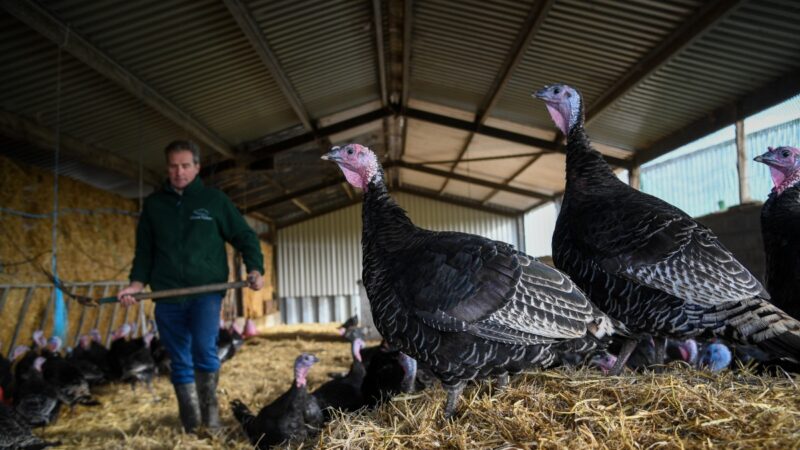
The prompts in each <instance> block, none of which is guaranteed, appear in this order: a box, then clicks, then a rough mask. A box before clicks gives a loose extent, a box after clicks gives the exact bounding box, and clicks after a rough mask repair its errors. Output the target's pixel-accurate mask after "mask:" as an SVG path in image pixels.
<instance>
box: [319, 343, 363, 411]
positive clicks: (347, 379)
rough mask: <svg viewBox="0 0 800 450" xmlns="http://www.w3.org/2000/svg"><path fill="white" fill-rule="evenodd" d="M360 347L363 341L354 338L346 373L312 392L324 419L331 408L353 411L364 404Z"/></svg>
mask: <svg viewBox="0 0 800 450" xmlns="http://www.w3.org/2000/svg"><path fill="white" fill-rule="evenodd" d="M362 347H364V341H362V340H361V338H356V339H355V340H354V341H353V343H352V344H351V346H350V349H351V355H352V356H353V363H352V364H351V365H350V371H349V372H348V373H347V375H345V376H344V377H342V378H337V379H333V380H330V381H328V382H326V383H325V384H323V385H322V386H320V387H319V388H317V390H316V391H314V393H313V394H312V395H313V396H314V398H316V399H317V403H319V407H320V408H321V409H322V411H323V413H324V414H325V418H326V419H327V418H329V417H330V415H331V414H332V409H336V408H338V409H341V410H343V411H355V410H357V409H359V408H361V407H362V406H364V396H363V395H362V394H361V384H362V383H363V382H364V376H365V375H366V374H367V370H366V368H365V367H364V363H363V362H362V360H361V349H362Z"/></svg>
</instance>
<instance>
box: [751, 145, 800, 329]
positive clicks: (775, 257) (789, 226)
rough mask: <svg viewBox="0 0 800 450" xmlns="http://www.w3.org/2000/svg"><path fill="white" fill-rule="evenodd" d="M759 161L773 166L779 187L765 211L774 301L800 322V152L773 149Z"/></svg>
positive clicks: (763, 227)
mask: <svg viewBox="0 0 800 450" xmlns="http://www.w3.org/2000/svg"><path fill="white" fill-rule="evenodd" d="M755 160H756V161H759V162H762V163H764V164H766V165H768V166H769V171H770V173H771V174H772V180H773V182H774V183H775V187H774V188H773V189H772V192H771V193H770V194H769V198H768V199H767V201H766V202H765V203H764V206H763V207H762V208H761V236H762V237H763V238H764V253H765V254H766V257H767V273H766V284H767V290H768V291H769V294H770V295H771V296H772V298H771V299H770V301H771V302H772V303H773V304H775V306H777V307H778V308H781V309H782V310H784V311H786V313H787V314H789V315H791V316H792V317H794V318H795V319H798V320H800V295H798V292H800V233H798V230H800V149H798V148H794V147H778V148H772V147H770V148H769V150H768V151H767V152H766V153H764V154H763V155H761V156H757V157H756V158H755Z"/></svg>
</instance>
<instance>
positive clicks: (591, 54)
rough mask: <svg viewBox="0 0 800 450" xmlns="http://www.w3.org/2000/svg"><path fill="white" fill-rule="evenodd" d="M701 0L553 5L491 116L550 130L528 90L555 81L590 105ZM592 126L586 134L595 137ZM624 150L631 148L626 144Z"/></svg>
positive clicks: (576, 1) (566, 1) (542, 110)
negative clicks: (573, 88)
mask: <svg viewBox="0 0 800 450" xmlns="http://www.w3.org/2000/svg"><path fill="white" fill-rule="evenodd" d="M702 4H703V2H702V1H664V2H654V1H648V0H645V1H627V2H617V1H611V0H607V1H597V2H592V3H591V4H588V5H587V4H586V2H583V1H581V0H564V1H557V2H555V4H554V5H553V7H552V9H551V10H550V14H548V16H547V18H546V19H545V21H544V24H543V26H542V29H541V30H540V32H539V33H538V34H537V35H536V36H535V37H534V40H533V42H532V43H531V45H530V46H529V47H528V50H527V52H526V53H525V57H524V59H523V60H522V63H521V64H520V67H519V69H518V70H517V71H516V72H515V73H514V76H513V77H512V78H511V81H510V82H509V84H508V87H507V88H506V90H505V91H504V93H503V96H502V98H501V99H500V102H499V103H498V105H497V108H496V110H495V112H494V115H495V116H497V117H501V118H505V119H508V120H512V121H516V122H522V123H529V124H531V125H533V126H538V127H544V128H550V127H552V122H551V120H550V117H549V116H548V115H547V112H546V110H545V108H543V107H542V105H541V104H538V103H536V102H534V101H533V100H532V99H531V92H532V91H534V90H536V89H538V88H540V87H541V86H544V85H546V84H551V83H554V82H564V83H568V84H570V85H572V86H576V87H578V88H579V89H580V90H581V93H582V94H583V99H584V104H586V105H591V104H592V102H593V101H595V99H597V98H598V97H599V96H600V95H601V94H603V93H604V92H605V91H606V90H607V89H608V88H609V87H610V86H611V85H612V84H614V82H615V81H616V80H617V79H620V78H622V76H624V75H625V74H626V72H627V71H628V70H629V69H630V68H631V67H632V66H633V65H634V64H635V63H636V62H638V60H639V59H640V58H642V57H643V56H644V55H646V54H647V53H648V51H649V50H650V49H651V48H653V47H655V46H656V45H658V43H659V42H660V41H661V40H662V39H664V38H665V37H666V36H668V35H669V34H670V32H671V31H673V30H674V29H675V28H677V26H678V25H680V24H681V23H682V22H683V21H685V20H686V19H687V18H689V17H691V15H692V14H693V13H695V12H696V10H697V9H699V7H700V6H702ZM595 128H600V127H592V128H590V129H589V130H588V131H589V132H590V134H591V135H592V136H593V137H595V138H596V136H594V133H592V132H593V130H594V129H595ZM622 147H623V148H630V147H627V146H625V145H623V146H622Z"/></svg>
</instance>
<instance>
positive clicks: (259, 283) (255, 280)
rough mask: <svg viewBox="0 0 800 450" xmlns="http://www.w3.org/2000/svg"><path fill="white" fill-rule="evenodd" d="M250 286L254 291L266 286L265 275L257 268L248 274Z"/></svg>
mask: <svg viewBox="0 0 800 450" xmlns="http://www.w3.org/2000/svg"><path fill="white" fill-rule="evenodd" d="M247 282H248V283H249V284H248V287H249V288H250V289H252V290H254V291H259V290H261V288H263V287H264V277H263V276H261V273H259V272H258V271H257V270H254V271H252V272H250V273H249V274H247Z"/></svg>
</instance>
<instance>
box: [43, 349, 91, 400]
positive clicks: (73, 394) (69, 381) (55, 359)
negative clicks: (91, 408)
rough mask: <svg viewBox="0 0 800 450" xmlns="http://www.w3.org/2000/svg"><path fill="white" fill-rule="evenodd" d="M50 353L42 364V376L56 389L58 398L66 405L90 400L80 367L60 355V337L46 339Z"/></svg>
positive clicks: (87, 384)
mask: <svg viewBox="0 0 800 450" xmlns="http://www.w3.org/2000/svg"><path fill="white" fill-rule="evenodd" d="M47 347H48V349H49V350H50V355H49V356H47V357H45V361H44V364H43V365H42V377H43V378H44V381H46V382H47V383H49V384H50V385H51V386H53V387H54V388H55V389H56V392H57V393H58V399H59V401H61V403H63V404H65V405H67V406H74V405H75V404H76V403H79V402H81V403H83V402H87V401H90V398H91V394H90V393H89V383H88V381H86V377H84V375H83V373H82V372H81V371H80V369H79V368H78V367H77V366H76V365H75V364H73V363H72V362H71V361H69V360H68V359H66V358H64V357H62V356H61V353H60V352H61V339H60V338H59V337H58V336H54V337H52V338H50V340H49V341H48V346H47Z"/></svg>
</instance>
